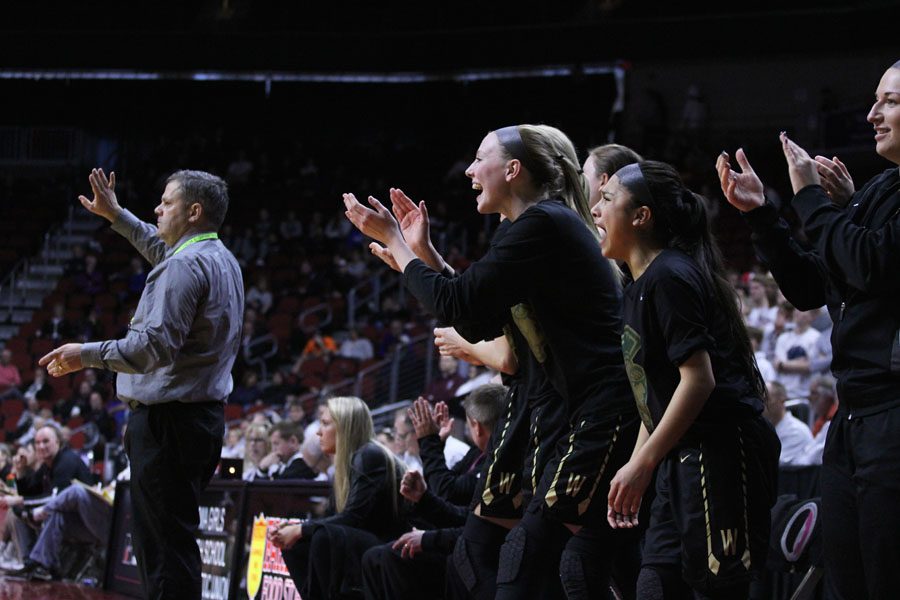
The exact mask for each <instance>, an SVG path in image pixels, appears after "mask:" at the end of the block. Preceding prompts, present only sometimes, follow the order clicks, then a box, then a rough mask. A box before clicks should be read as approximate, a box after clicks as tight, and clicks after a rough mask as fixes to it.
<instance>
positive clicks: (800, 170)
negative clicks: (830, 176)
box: [778, 131, 822, 194]
mask: <svg viewBox="0 0 900 600" xmlns="http://www.w3.org/2000/svg"><path fill="white" fill-rule="evenodd" d="M778 137H779V138H780V139H781V149H782V150H783V151H784V158H785V160H787V164H788V175H790V177H791V188H793V190H794V194H796V193H797V192H799V191H800V190H802V189H803V188H805V187H806V186H808V185H819V184H820V183H821V181H822V179H821V177H819V163H817V162H816V161H815V160H813V159H812V157H811V156H810V155H809V153H808V152H807V151H806V150H804V149H803V148H801V147H800V146H798V145H797V143H796V142H794V141H793V140H791V139H790V138H789V137H788V136H787V134H786V133H785V132H783V131H782V132H781V135H779V136H778Z"/></svg>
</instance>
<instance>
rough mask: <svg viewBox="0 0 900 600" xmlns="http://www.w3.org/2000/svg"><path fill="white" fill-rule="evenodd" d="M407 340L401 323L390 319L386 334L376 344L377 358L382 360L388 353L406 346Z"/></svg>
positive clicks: (398, 320) (407, 336) (407, 337)
mask: <svg viewBox="0 0 900 600" xmlns="http://www.w3.org/2000/svg"><path fill="white" fill-rule="evenodd" d="M385 301H387V299H386V300H385ZM382 314H384V311H382ZM409 340H410V338H409V335H408V334H407V333H406V332H405V331H404V330H403V321H401V320H400V319H391V321H390V324H389V325H388V330H387V332H385V334H384V335H383V336H382V338H381V342H380V343H379V344H378V357H379V358H383V357H385V356H387V355H388V353H390V352H393V351H394V349H395V348H397V347H398V346H403V345H405V344H408V343H409Z"/></svg>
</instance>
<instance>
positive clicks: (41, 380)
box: [22, 367, 53, 401]
mask: <svg viewBox="0 0 900 600" xmlns="http://www.w3.org/2000/svg"><path fill="white" fill-rule="evenodd" d="M22 397H24V398H25V400H26V401H27V400H30V399H35V400H40V401H49V400H51V399H52V398H53V388H52V387H50V384H49V383H47V371H46V370H44V369H42V368H40V367H38V368H37V369H35V370H34V379H33V380H32V382H31V383H30V384H29V385H28V387H27V388H25V391H24V392H22Z"/></svg>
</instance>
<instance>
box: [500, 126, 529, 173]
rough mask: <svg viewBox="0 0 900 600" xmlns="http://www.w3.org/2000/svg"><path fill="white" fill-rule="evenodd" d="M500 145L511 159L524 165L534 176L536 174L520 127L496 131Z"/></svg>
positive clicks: (502, 128) (503, 128)
mask: <svg viewBox="0 0 900 600" xmlns="http://www.w3.org/2000/svg"><path fill="white" fill-rule="evenodd" d="M494 133H495V134H496V135H497V139H499V140H500V145H501V146H503V149H504V150H506V152H507V154H509V156H510V158H514V159H516V160H518V161H519V162H520V163H522V166H523V167H525V169H527V170H528V172H529V173H531V174H532V175H534V174H535V173H536V171H535V167H534V164H533V163H532V161H531V158H530V157H529V155H528V151H527V150H526V149H525V142H523V141H522V135H521V134H520V133H519V126H518V125H510V126H509V127H501V128H500V129H496V130H494Z"/></svg>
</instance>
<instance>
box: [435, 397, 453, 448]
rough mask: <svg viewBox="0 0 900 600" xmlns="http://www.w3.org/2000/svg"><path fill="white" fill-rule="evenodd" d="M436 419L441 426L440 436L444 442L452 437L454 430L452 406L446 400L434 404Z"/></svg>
mask: <svg viewBox="0 0 900 600" xmlns="http://www.w3.org/2000/svg"><path fill="white" fill-rule="evenodd" d="M434 420H435V421H436V422H437V424H438V427H440V429H439V430H438V437H439V438H441V441H442V442H446V441H447V438H448V437H450V432H451V431H453V417H451V416H450V407H449V406H447V403H446V402H438V403H437V404H435V405H434Z"/></svg>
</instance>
